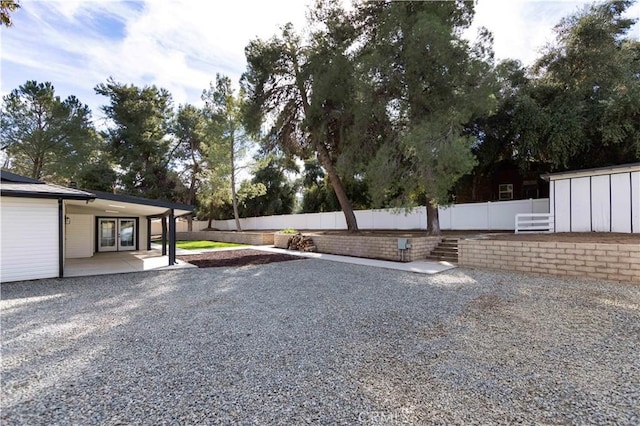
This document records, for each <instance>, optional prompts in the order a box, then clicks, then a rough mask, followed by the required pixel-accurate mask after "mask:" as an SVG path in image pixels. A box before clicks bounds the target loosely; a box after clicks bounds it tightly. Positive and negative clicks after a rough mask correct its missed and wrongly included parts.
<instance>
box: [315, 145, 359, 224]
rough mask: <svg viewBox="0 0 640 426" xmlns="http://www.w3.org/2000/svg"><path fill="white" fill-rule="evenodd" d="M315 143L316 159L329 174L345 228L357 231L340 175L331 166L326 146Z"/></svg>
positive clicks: (353, 214)
mask: <svg viewBox="0 0 640 426" xmlns="http://www.w3.org/2000/svg"><path fill="white" fill-rule="evenodd" d="M316 145H317V147H316V150H317V152H318V161H319V162H320V165H322V167H324V169H325V170H326V172H327V175H329V181H330V182H331V186H332V187H333V191H334V192H335V193H336V197H337V198H338V203H340V208H341V209H342V213H343V214H344V218H345V219H346V221H347V229H348V230H349V232H358V231H359V230H358V222H357V220H356V215H355V213H354V212H353V207H351V203H350V202H349V198H348V197H347V193H346V192H345V190H344V186H343V185H342V181H341V180H340V176H338V173H337V172H336V169H335V168H334V167H333V163H332V162H331V158H330V157H329V153H328V152H327V148H326V147H325V146H324V145H323V144H322V143H316Z"/></svg>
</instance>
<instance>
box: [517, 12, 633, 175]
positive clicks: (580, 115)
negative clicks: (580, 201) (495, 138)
mask: <svg viewBox="0 0 640 426" xmlns="http://www.w3.org/2000/svg"><path fill="white" fill-rule="evenodd" d="M631 4H633V2H632V1H627V0H610V1H607V2H603V3H596V4H594V5H592V6H591V7H589V8H586V9H584V10H582V11H579V12H577V13H575V14H573V15H571V16H569V17H567V18H564V19H562V21H561V22H560V23H559V24H558V25H557V26H556V28H555V32H556V41H555V43H554V44H551V45H549V46H547V48H546V50H545V51H544V54H543V55H542V56H541V57H540V58H539V59H538V61H537V62H536V63H535V64H534V66H533V68H532V73H533V79H532V80H533V84H532V85H531V86H530V87H529V88H528V90H526V91H523V92H522V95H521V96H520V97H519V98H518V104H517V111H516V116H515V123H514V124H515V126H516V128H517V131H518V132H519V134H520V140H519V145H518V149H519V151H521V152H526V153H528V155H530V156H531V157H532V158H536V159H539V160H540V161H543V162H546V163H548V164H550V166H551V167H552V168H553V169H555V170H567V169H576V168H585V167H599V166H607V165H613V164H620V163H625V162H629V161H634V160H639V159H640V42H638V41H637V40H634V39H633V38H629V37H627V33H628V32H629V30H630V28H631V27H632V25H633V24H634V23H635V22H636V20H635V19H627V18H623V17H622V15H623V13H624V12H625V11H626V10H627V9H628V8H629V7H630V6H631Z"/></svg>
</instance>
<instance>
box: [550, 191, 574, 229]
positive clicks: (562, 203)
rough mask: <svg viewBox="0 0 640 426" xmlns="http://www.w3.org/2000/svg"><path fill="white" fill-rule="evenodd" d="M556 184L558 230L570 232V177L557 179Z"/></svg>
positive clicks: (555, 198)
mask: <svg viewBox="0 0 640 426" xmlns="http://www.w3.org/2000/svg"><path fill="white" fill-rule="evenodd" d="M554 185H555V192H554V195H553V196H554V201H555V205H554V209H555V216H556V218H555V220H556V232H570V231H571V229H569V225H570V218H571V216H570V215H571V210H570V205H569V179H563V180H556V181H554ZM552 213H554V212H552Z"/></svg>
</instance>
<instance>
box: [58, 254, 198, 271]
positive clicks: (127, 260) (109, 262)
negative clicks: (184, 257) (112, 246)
mask: <svg viewBox="0 0 640 426" xmlns="http://www.w3.org/2000/svg"><path fill="white" fill-rule="evenodd" d="M176 262H177V263H176V264H175V265H173V266H168V264H169V256H166V255H165V256H163V255H162V251H161V250H151V251H147V250H141V251H128V252H123V251H121V252H114V253H96V254H94V255H93V256H92V257H86V258H81V259H66V260H65V265H64V276H65V277H84V276H90V275H105V274H121V273H128V272H140V271H150V270H163V269H181V268H195V266H194V265H191V264H189V263H186V262H183V261H181V260H176Z"/></svg>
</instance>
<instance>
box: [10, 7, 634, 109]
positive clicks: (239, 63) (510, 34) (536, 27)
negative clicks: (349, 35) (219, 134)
mask: <svg viewBox="0 0 640 426" xmlns="http://www.w3.org/2000/svg"><path fill="white" fill-rule="evenodd" d="M345 1H346V2H347V3H348V0H345ZM309 2H310V0H307V1H305V2H303V1H301V0H269V1H260V0H237V1H225V2H217V1H216V2H205V1H193V0H145V1H142V0H140V1H134V2H122V1H117V0H74V1H70V0H59V1H58V0H48V1H29V0H24V1H23V4H22V8H21V9H20V10H19V11H18V12H16V13H15V14H14V22H15V26H14V28H11V29H6V30H5V29H3V30H2V31H3V33H2V41H1V42H2V49H1V58H2V92H3V93H6V92H8V91H9V90H11V89H13V88H15V87H17V86H18V85H20V84H22V83H24V81H26V80H27V79H36V80H39V81H52V82H53V83H54V85H55V86H56V89H58V90H59V94H60V95H61V96H63V97H64V96H67V95H70V94H74V95H77V96H78V97H79V98H80V100H81V101H83V102H86V103H88V104H89V105H90V107H91V108H92V110H93V111H94V113H95V114H96V115H99V114H98V106H99V105H101V104H103V103H104V102H105V101H106V99H104V98H102V97H99V96H97V95H95V94H94V92H93V87H94V86H95V85H96V84H98V83H101V82H104V81H106V79H107V77H109V76H113V77H114V79H115V80H116V81H120V82H122V83H133V84H136V85H146V84H155V85H157V86H160V87H165V88H167V89H168V90H169V91H170V92H171V93H172V94H173V96H174V99H175V102H176V103H184V102H192V103H197V102H199V97H200V93H201V92H202V90H203V89H206V88H207V87H208V86H209V82H210V81H212V80H214V79H215V75H216V73H223V74H226V75H229V76H230V77H231V78H232V80H234V81H236V82H237V80H238V79H239V77H240V74H241V73H242V72H243V71H244V68H245V58H244V47H245V46H246V45H247V43H248V42H249V41H250V40H251V39H253V38H256V37H259V38H268V37H271V36H272V35H274V34H276V33H277V32H278V27H280V26H282V25H283V24H285V23H287V22H289V21H292V22H293V23H294V25H295V26H296V27H298V28H302V27H303V26H304V17H305V11H306V4H308V3H309ZM585 4H589V2H586V1H524V0H521V1H518V0H512V1H494V0H479V2H478V4H477V5H476V19H475V22H474V26H473V27H472V29H471V30H470V31H469V34H470V35H469V37H470V38H471V39H474V38H475V34H476V29H477V27H478V26H479V25H483V26H486V27H487V28H488V29H489V30H490V31H492V32H493V34H494V42H495V44H494V49H495V52H496V57H497V58H498V59H504V58H516V59H520V60H521V61H522V62H523V63H524V64H530V63H531V62H532V61H533V60H534V59H535V58H536V57H537V55H538V50H539V49H540V48H541V47H542V46H543V45H544V44H545V43H547V42H549V41H551V40H553V32H552V28H553V26H554V25H555V24H557V23H558V21H559V20H560V19H561V18H562V17H564V16H567V15H568V14H570V13H572V12H575V11H576V9H577V8H578V7H580V6H583V5H585ZM629 14H630V16H639V15H640V4H639V3H637V4H635V5H634V6H633V7H632V10H630V11H629ZM637 28H638V27H637V26H636V28H635V30H637Z"/></svg>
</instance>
